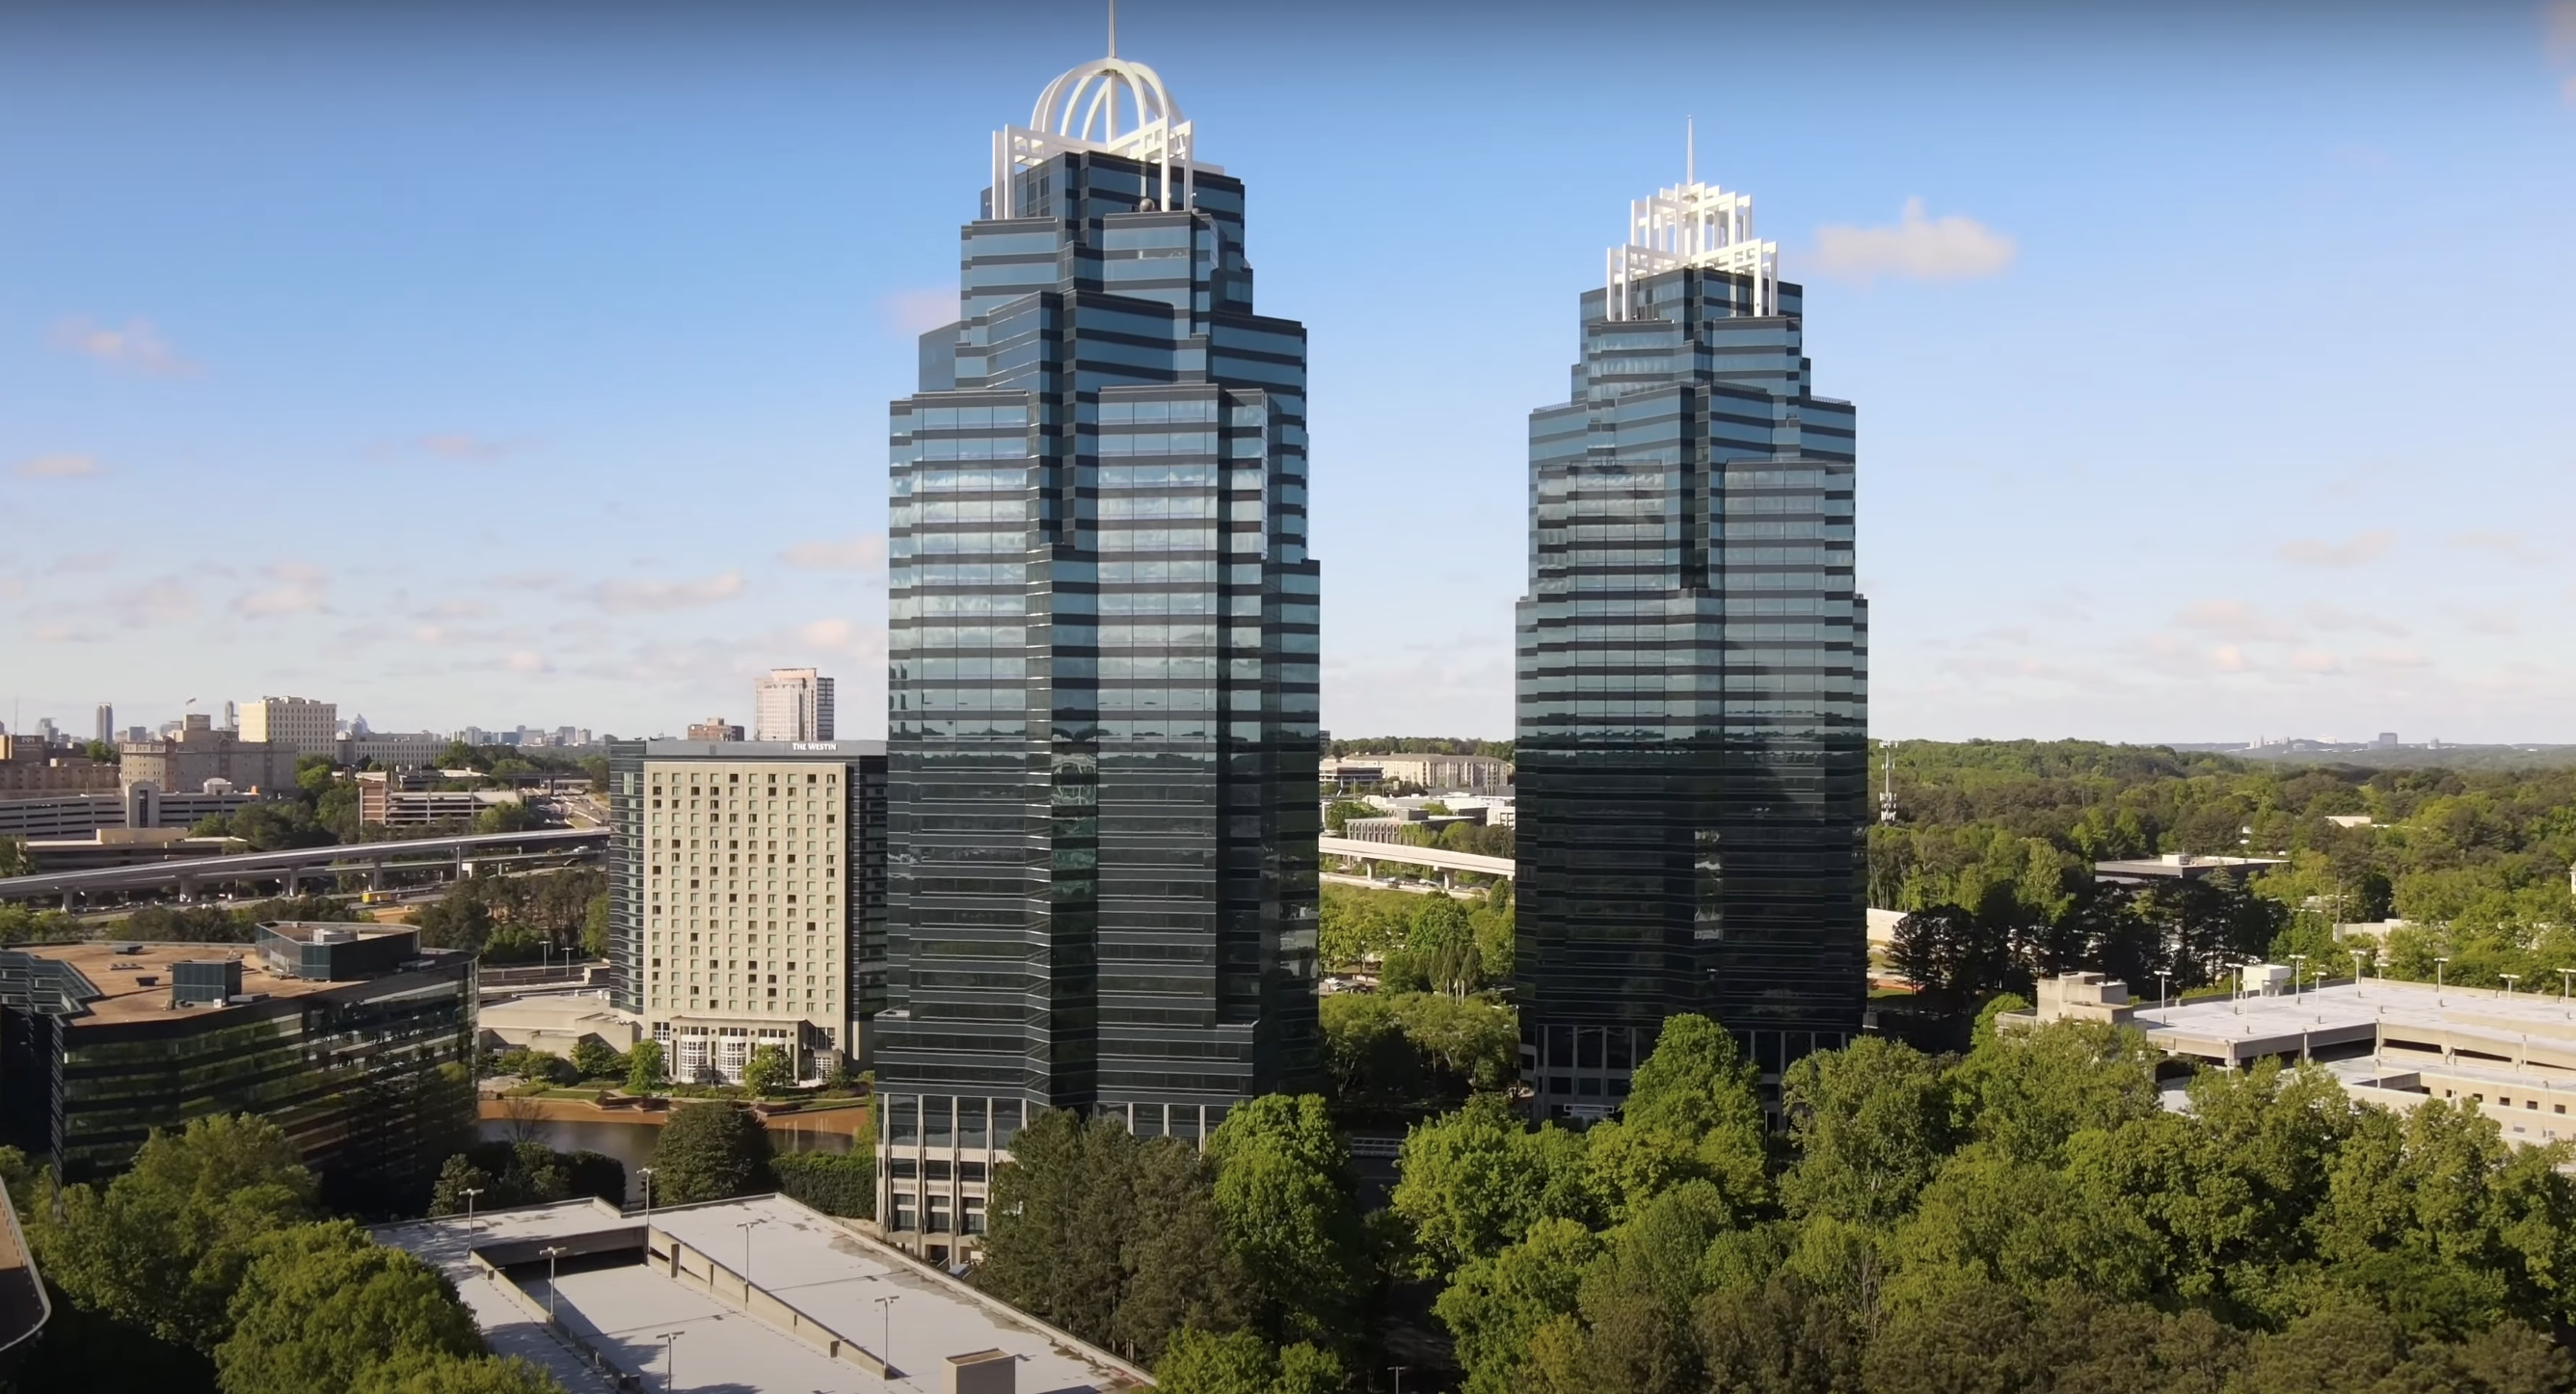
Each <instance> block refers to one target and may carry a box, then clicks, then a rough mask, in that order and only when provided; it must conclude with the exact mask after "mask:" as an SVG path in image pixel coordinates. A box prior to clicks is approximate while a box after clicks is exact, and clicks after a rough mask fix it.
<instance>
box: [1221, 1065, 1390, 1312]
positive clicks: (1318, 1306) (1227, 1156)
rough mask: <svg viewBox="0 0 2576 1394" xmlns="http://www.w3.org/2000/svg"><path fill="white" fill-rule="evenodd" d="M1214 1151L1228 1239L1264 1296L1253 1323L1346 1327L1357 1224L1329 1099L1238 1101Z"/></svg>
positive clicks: (1356, 1272) (1357, 1264) (1355, 1292)
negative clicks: (1331, 1116)
mask: <svg viewBox="0 0 2576 1394" xmlns="http://www.w3.org/2000/svg"><path fill="white" fill-rule="evenodd" d="M1208 1155H1209V1157H1210V1158H1212V1159H1213V1160H1214V1161H1215V1163H1216V1168H1217V1173H1216V1206H1217V1212H1218V1214H1219V1215H1220V1216H1221V1217H1222V1219H1223V1221H1224V1225H1225V1231H1226V1238H1227V1241H1228V1244H1229V1246H1230V1247H1231V1248H1232V1249H1233V1250H1234V1253H1235V1255H1236V1257H1237V1258H1238V1259H1240V1260H1241V1262H1242V1264H1243V1268H1244V1271H1245V1272H1246V1273H1247V1274H1249V1275H1250V1276H1251V1279H1252V1282H1253V1285H1254V1289H1255V1291H1256V1293H1257V1295H1258V1298H1259V1310H1260V1317H1259V1320H1258V1323H1257V1324H1258V1325H1259V1326H1260V1327H1261V1328H1262V1329H1263V1330H1265V1331H1267V1332H1268V1333H1270V1334H1271V1335H1272V1337H1273V1338H1274V1339H1277V1340H1281V1341H1286V1340H1289V1339H1306V1338H1311V1339H1318V1340H1329V1339H1332V1338H1333V1337H1335V1336H1336V1335H1337V1334H1339V1333H1340V1332H1342V1331H1343V1330H1344V1329H1345V1325H1344V1324H1345V1322H1346V1320H1347V1318H1348V1316H1349V1315H1350V1312H1351V1310H1352V1307H1353V1304H1354V1303H1355V1302H1356V1301H1357V1300H1358V1297H1359V1291H1360V1277H1361V1259H1360V1254H1361V1249H1360V1223H1359V1211H1358V1207H1357V1206H1356V1205H1355V1204H1354V1203H1353V1201H1352V1197H1351V1185H1352V1182H1351V1179H1350V1153H1349V1151H1348V1149H1347V1148H1346V1147H1345V1145H1344V1144H1343V1142H1342V1139H1341V1136H1340V1135H1339V1134H1338V1133H1336V1132H1335V1131H1334V1130H1333V1125H1332V1120H1331V1118H1330V1116H1329V1115H1328V1113H1327V1112H1326V1109H1325V1106H1324V1100H1323V1098H1322V1097H1321V1096H1319V1095H1314V1094H1304V1095H1298V1096H1295V1097H1291V1096H1288V1095H1285V1094H1266V1095H1263V1096H1261V1097H1259V1098H1255V1099H1251V1100H1249V1101H1247V1102H1245V1103H1242V1104H1238V1105H1236V1106H1235V1107H1234V1108H1233V1109H1232V1110H1231V1111H1229V1112H1228V1113H1227V1114H1226V1118H1225V1122H1224V1124H1223V1125H1222V1126H1220V1127H1219V1128H1218V1129H1217V1130H1216V1132H1215V1134H1214V1135H1212V1136H1211V1137H1210V1138H1209V1139H1208Z"/></svg>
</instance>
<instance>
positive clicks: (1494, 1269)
mask: <svg viewBox="0 0 2576 1394" xmlns="http://www.w3.org/2000/svg"><path fill="white" fill-rule="evenodd" d="M1600 1253H1601V1240H1600V1237H1599V1236H1597V1235H1595V1234H1594V1233H1592V1231H1590V1230H1589V1229H1586V1228H1585V1227H1584V1226H1583V1225H1582V1224H1580V1223H1578V1222H1576V1221H1574V1220H1569V1219H1542V1220H1540V1221H1538V1222H1537V1223H1535V1224H1533V1225H1531V1226H1530V1229H1529V1233H1528V1234H1527V1235H1526V1236H1524V1237H1523V1238H1522V1239H1521V1241H1520V1242H1519V1243H1517V1244H1512V1245H1509V1246H1507V1247H1506V1248H1504V1249H1503V1250H1502V1251H1500V1252H1499V1253H1497V1254H1495V1255H1494V1256H1493V1257H1492V1258H1480V1259H1471V1260H1469V1261H1468V1262H1467V1263H1466V1264H1465V1265H1463V1266H1462V1267H1460V1268H1459V1269H1458V1271H1457V1273H1456V1274H1455V1275H1454V1276H1453V1277H1452V1278H1451V1280H1450V1282H1449V1285H1448V1286H1447V1287H1446V1288H1444V1289H1442V1291H1441V1293H1440V1296H1439V1297H1438V1298H1437V1299H1436V1300H1435V1301H1434V1302H1433V1304H1432V1313H1433V1315H1435V1316H1437V1317H1439V1318H1440V1321H1441V1324H1442V1325H1444V1326H1446V1327H1448V1328H1449V1333H1450V1335H1451V1336H1452V1337H1453V1338H1455V1340H1456V1342H1457V1350H1458V1361H1459V1364H1460V1365H1461V1366H1463V1367H1464V1368H1465V1369H1466V1371H1467V1376H1468V1384H1467V1387H1468V1388H1469V1389H1471V1390H1475V1391H1478V1394H1505V1391H1509V1390H1514V1389H1518V1388H1524V1387H1527V1386H1526V1384H1525V1383H1524V1382H1523V1380H1522V1378H1521V1374H1522V1371H1523V1369H1524V1367H1525V1366H1527V1365H1528V1363H1529V1362H1530V1359H1531V1350H1530V1344H1531V1340H1532V1338H1534V1337H1535V1336H1537V1335H1538V1333H1539V1332H1540V1330H1541V1329H1542V1328H1544V1327H1546V1326H1547V1325H1548V1323H1549V1322H1551V1321H1553V1320H1555V1319H1557V1318H1560V1317H1565V1316H1570V1315H1571V1314H1572V1313H1573V1312H1574V1310H1575V1304H1576V1301H1577V1299H1578V1298H1579V1297H1580V1296H1581V1293H1582V1287H1583V1274H1584V1270H1585V1269H1587V1268H1588V1267H1590V1266H1591V1264H1592V1262H1593V1261H1594V1260H1595V1259H1596V1258H1598V1257H1599V1256H1600Z"/></svg>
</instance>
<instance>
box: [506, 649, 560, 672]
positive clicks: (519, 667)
mask: <svg viewBox="0 0 2576 1394" xmlns="http://www.w3.org/2000/svg"><path fill="white" fill-rule="evenodd" d="M501 666H502V667H505V668H507V669H509V670H510V671H511V672H513V673H546V672H552V671H553V669H554V665H552V664H550V663H548V662H546V656H545V655H544V654H541V653H539V652H537V651H536V650H535V649H514V650H512V651H511V653H510V656H509V657H508V658H505V659H503V660H501Z"/></svg>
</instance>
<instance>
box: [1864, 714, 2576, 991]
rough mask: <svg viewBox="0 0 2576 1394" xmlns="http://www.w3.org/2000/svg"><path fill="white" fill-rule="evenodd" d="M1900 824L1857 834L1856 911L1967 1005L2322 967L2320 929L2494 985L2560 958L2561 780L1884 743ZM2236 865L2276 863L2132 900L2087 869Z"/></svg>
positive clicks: (2129, 749)
mask: <svg viewBox="0 0 2576 1394" xmlns="http://www.w3.org/2000/svg"><path fill="white" fill-rule="evenodd" d="M1894 755H1895V760H1894V764H1895V792H1896V804H1897V810H1898V814H1899V820H1898V821H1897V822H1896V823H1894V824H1884V825H1879V826H1875V827H1873V828H1872V829H1871V830H1870V834H1869V864H1870V871H1869V882H1870V899H1871V903H1872V904H1874V905H1878V906H1882V907H1885V908H1888V909H1894V910H1903V911H1908V912H1916V914H1917V923H1916V924H1915V925H1913V926H1912V927H1911V928H1912V930H1913V932H1912V933H1911V934H1909V935H1907V936H1906V937H1905V938H1904V939H1903V940H1902V941H1901V942H1900V945H1899V953H1898V957H1899V959H1900V960H1901V962H1900V963H1899V965H1898V966H1899V967H1900V969H1901V971H1905V972H1907V973H1908V974H1909V975H1916V974H1918V973H1919V975H1920V976H1917V981H1918V982H1921V983H1923V984H1924V985H1926V986H1927V987H1929V988H1932V989H1933V990H1935V991H1936V992H1940V993H1943V994H1946V995H1951V996H1956V997H1961V998H1974V997H1975V996H1977V995H1978V994H1980V993H1983V992H1988V991H1993V990H1995V989H1997V988H2000V987H2007V986H2026V985H2027V982H2028V980H2029V979H2030V978H2031V977H2032V976H2034V975H2039V974H2048V973H2054V972H2059V971H2062V970H2064V969H2068V968H2076V967H2083V968H2098V969H2101V970H2103V971H2106V972H2109V973H2112V974H2114V975H2115V976H2118V977H2121V978H2123V979H2125V980H2127V981H2128V982H2130V983H2131V984H2132V985H2133V986H2136V987H2139V988H2141V989H2145V988H2148V987H2150V986H2152V985H2153V984H2154V983H2156V982H2157V975H2158V974H2159V973H2160V972H2161V973H2163V974H2166V975H2168V978H2169V981H2170V982H2171V984H2172V985H2173V987H2174V988H2176V989H2177V990H2179V989H2182V988H2187V987H2190V986H2194V985H2197V984H2200V983H2203V982H2208V981H2212V980H2214V979H2215V978H2216V977H2217V976H2218V974H2219V973H2220V971H2221V965H2222V964H2223V963H2224V961H2226V960H2227V959H2230V958H2234V957H2241V956H2255V957H2268V958H2271V959H2273V960H2275V961H2284V962H2286V961H2287V960H2288V957H2289V955H2291V954H2293V953H2303V954H2306V955H2308V956H2309V957H2310V958H2311V959H2312V960H2317V961H2320V962H2330V963H2334V964H2338V965H2341V964H2343V963H2344V962H2345V959H2344V953H2345V950H2346V948H2347V947H2351V946H2347V945H2342V944H2338V943H2336V942H2335V940H2334V937H2333V934H2332V931H2331V926H2333V925H2334V924H2337V923H2348V922H2354V921H2376V920H2381V919H2386V918H2390V917H2398V918H2403V919H2404V920H2407V921H2409V922H2410V925H2409V927H2407V928H2403V929H2400V930H2398V931H2396V932H2395V933H2393V934H2391V935H2390V936H2389V939H2388V943H2387V945H2386V951H2385V953H2384V955H2382V956H2381V959H2380V961H2379V962H2378V963H2377V964H2376V965H2375V968H2376V969H2378V970H2382V971H2387V972H2390V973H2392V974H2394V975H2397V976H2405V977H2423V978H2429V977H2431V976H2432V965H2433V960H2434V959H2435V958H2436V957H2447V958H2449V959H2450V965H2449V969H2448V975H2449V977H2450V979H2451V980H2452V981H2457V982H2462V983H2468V984H2473V985H2482V986H2492V985H2494V984H2496V983H2497V982H2499V981H2501V978H2502V975H2503V974H2506V973H2513V974H2517V975H2519V976H2520V977H2521V978H2523V979H2524V980H2525V981H2533V982H2537V981H2543V980H2548V979H2551V978H2553V977H2554V975H2555V973H2556V971H2557V970H2558V969H2559V968H2562V967H2572V966H2576V900H2571V898H2570V895H2569V885H2568V867H2569V864H2570V862H2571V861H2576V770H2571V769H2567V768H2563V767H2560V768H2543V767H2532V768H2520V769H2515V768H2481V769H2446V768H2439V767H2423V768H2405V769H2395V768H2364V767H2360V766H2354V765H2299V764H2289V763H2271V762H2257V761H2247V760H2239V759H2232V758H2229V757H2226V756H2220V755H2209V754H2177V753H2175V752H2173V751H2170V750H2166V749H2163V748H2161V747H2143V746H2106V745H2098V744H2093V743H2090V742H2082V741H2059V742H2049V743H2042V742H2031V741H2022V742H1984V741H1978V742H1969V743H1966V744H1958V745H1950V744H1941V743H1937V742H1928V741H1926V742H1907V743H1905V744H1903V745H1900V746H1896V747H1894ZM2172 852H2186V853H2193V854H2252V855H2258V856H2262V857H2267V858H2278V859H2280V860H2281V861H2282V862H2283V865H2281V866H2280V867H2279V868H2277V869H2275V870H2273V871H2270V872H2268V873H2265V874H2262V875H2259V876H2256V877H2254V878H2253V879H2252V880H2251V882H2250V883H2249V884H2245V885H2241V886H2238V885H2231V884H2228V883H2227V882H2225V881H2224V880H2212V881H2206V882H2199V883H2193V884H2187V885H2174V886H2158V887H2156V888H2154V889H2153V890H2150V891H2133V890H2128V889H2123V888H2120V887H2110V886H2097V885H2095V884H2094V883H2093V878H2092V864H2093V863H2094V862H2096V861H2099V860H2106V859H2112V858H2125V857H2151V856H2157V855H2161V854H2164V853H2172Z"/></svg>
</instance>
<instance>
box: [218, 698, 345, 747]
mask: <svg viewBox="0 0 2576 1394" xmlns="http://www.w3.org/2000/svg"><path fill="white" fill-rule="evenodd" d="M240 719H241V738H242V739H243V740H246V741H266V742H268V743H269V744H270V745H273V746H277V747H279V748H280V749H283V750H289V751H293V752H294V753H295V754H297V755H330V754H332V753H333V752H335V751H337V750H338V749H339V746H340V708H339V705H338V704H337V703H334V702H316V701H313V700H312V699H310V698H306V697H262V698H260V699H259V700H258V701H256V702H252V703H250V704H249V705H247V706H244V707H243V708H242V709H241V715H240Z"/></svg>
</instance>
